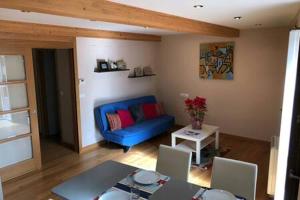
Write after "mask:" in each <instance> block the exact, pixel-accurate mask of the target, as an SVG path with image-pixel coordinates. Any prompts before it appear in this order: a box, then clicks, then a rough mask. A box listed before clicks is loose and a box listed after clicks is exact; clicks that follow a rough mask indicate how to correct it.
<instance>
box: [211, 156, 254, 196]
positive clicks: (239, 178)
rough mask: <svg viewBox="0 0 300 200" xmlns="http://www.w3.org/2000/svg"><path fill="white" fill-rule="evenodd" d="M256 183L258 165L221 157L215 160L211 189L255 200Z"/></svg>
mask: <svg viewBox="0 0 300 200" xmlns="http://www.w3.org/2000/svg"><path fill="white" fill-rule="evenodd" d="M256 181H257V165H256V164H252V163H247V162H242V161H238V160H232V159H226V158H220V157H215V158H214V163H213V169H212V177H211V188H215V189H222V190H227V191H229V192H231V193H233V194H235V195H240V196H242V197H245V198H246V199H247V200H255V195H256Z"/></svg>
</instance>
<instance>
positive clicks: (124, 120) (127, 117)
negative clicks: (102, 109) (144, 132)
mask: <svg viewBox="0 0 300 200" xmlns="http://www.w3.org/2000/svg"><path fill="white" fill-rule="evenodd" d="M117 113H118V115H119V117H120V120H121V125H122V128H126V127H128V126H132V125H134V120H133V119H132V116H131V113H130V112H129V110H117Z"/></svg>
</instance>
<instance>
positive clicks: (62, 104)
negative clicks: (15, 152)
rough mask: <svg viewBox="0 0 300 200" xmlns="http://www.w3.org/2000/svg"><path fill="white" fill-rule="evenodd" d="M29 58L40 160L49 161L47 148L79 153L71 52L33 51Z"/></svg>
mask: <svg viewBox="0 0 300 200" xmlns="http://www.w3.org/2000/svg"><path fill="white" fill-rule="evenodd" d="M32 55H33V66H34V75H35V87H36V98H37V113H38V119H39V121H38V125H39V136H40V141H41V150H42V161H45V160H46V161H49V159H51V158H49V157H47V158H45V156H49V154H52V153H49V149H52V150H51V152H53V153H54V154H57V152H58V151H60V152H61V150H66V149H69V150H72V151H76V152H78V150H79V149H78V147H79V146H78V132H77V130H78V129H77V112H76V95H75V79H74V77H75V75H74V73H75V72H74V62H73V61H74V57H73V49H33V52H32ZM54 154H53V155H54Z"/></svg>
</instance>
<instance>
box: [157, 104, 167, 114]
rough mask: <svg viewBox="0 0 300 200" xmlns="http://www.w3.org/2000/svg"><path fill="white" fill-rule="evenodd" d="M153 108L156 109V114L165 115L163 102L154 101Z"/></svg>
mask: <svg viewBox="0 0 300 200" xmlns="http://www.w3.org/2000/svg"><path fill="white" fill-rule="evenodd" d="M155 109H156V112H157V115H158V116H160V115H165V114H166V113H165V109H164V107H163V104H162V103H156V104H155Z"/></svg>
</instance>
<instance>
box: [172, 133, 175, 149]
mask: <svg viewBox="0 0 300 200" xmlns="http://www.w3.org/2000/svg"><path fill="white" fill-rule="evenodd" d="M172 147H176V137H175V136H173V135H172Z"/></svg>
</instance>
